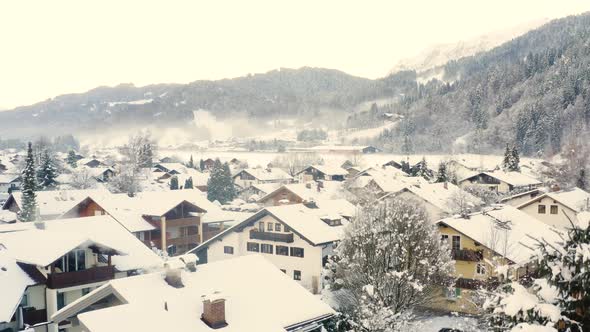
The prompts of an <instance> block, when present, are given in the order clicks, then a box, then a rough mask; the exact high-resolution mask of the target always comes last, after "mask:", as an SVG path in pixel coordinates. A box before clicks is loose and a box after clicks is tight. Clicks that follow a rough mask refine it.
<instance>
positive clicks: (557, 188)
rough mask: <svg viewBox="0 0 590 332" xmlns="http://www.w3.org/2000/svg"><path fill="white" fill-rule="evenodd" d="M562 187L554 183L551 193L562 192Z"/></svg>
mask: <svg viewBox="0 0 590 332" xmlns="http://www.w3.org/2000/svg"><path fill="white" fill-rule="evenodd" d="M560 190H561V187H560V186H559V184H557V183H554V184H552V185H551V191H553V192H555V191H560Z"/></svg>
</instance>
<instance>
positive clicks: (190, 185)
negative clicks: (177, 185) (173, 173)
mask: <svg viewBox="0 0 590 332" xmlns="http://www.w3.org/2000/svg"><path fill="white" fill-rule="evenodd" d="M184 189H193V178H192V176H191V177H189V178H188V179H186V180H185V181H184Z"/></svg>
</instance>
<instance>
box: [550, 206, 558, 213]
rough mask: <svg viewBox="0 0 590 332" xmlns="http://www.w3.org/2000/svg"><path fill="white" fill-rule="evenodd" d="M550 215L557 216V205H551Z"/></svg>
mask: <svg viewBox="0 0 590 332" xmlns="http://www.w3.org/2000/svg"><path fill="white" fill-rule="evenodd" d="M551 214H557V205H551Z"/></svg>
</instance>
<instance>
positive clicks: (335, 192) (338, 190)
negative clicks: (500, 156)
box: [259, 181, 343, 202]
mask: <svg viewBox="0 0 590 332" xmlns="http://www.w3.org/2000/svg"><path fill="white" fill-rule="evenodd" d="M318 186H319V190H318ZM283 189H286V190H288V191H290V192H292V193H293V194H295V195H297V196H299V198H301V199H302V200H304V201H315V200H318V199H324V200H327V199H335V198H341V197H342V196H343V189H342V183H341V182H337V181H324V182H323V183H322V184H321V185H319V184H318V183H316V182H314V181H311V182H307V183H290V184H285V185H283V186H281V187H279V188H277V189H275V190H274V191H271V192H269V193H267V194H266V195H265V196H263V197H262V198H260V199H259V202H263V201H266V200H267V199H268V198H270V197H272V196H273V195H275V194H276V193H277V192H279V191H281V190H283Z"/></svg>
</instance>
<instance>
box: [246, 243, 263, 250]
mask: <svg viewBox="0 0 590 332" xmlns="http://www.w3.org/2000/svg"><path fill="white" fill-rule="evenodd" d="M246 250H248V251H255V252H259V251H260V246H259V245H258V243H254V242H248V243H247V244H246Z"/></svg>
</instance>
